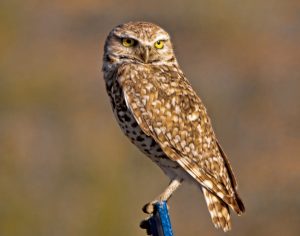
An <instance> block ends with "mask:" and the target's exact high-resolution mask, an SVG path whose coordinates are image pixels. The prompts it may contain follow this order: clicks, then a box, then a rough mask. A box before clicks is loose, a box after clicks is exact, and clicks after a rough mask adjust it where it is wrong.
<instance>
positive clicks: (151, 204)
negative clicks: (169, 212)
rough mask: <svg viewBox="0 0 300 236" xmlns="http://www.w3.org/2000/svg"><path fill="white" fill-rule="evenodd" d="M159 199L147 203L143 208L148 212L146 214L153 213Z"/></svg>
mask: <svg viewBox="0 0 300 236" xmlns="http://www.w3.org/2000/svg"><path fill="white" fill-rule="evenodd" d="M157 202H158V201H156V200H155V201H152V202H149V203H147V204H145V205H144V206H143V208H142V210H143V212H144V213H146V214H153V212H154V204H155V203H157Z"/></svg>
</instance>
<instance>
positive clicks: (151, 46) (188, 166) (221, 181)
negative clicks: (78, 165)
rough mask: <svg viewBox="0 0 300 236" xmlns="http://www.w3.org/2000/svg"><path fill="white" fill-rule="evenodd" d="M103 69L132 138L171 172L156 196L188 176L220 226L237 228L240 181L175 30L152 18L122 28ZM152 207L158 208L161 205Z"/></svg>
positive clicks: (108, 47) (110, 41)
mask: <svg viewBox="0 0 300 236" xmlns="http://www.w3.org/2000/svg"><path fill="white" fill-rule="evenodd" d="M103 72H104V79H105V82H106V89H107V92H108V95H109V97H110V100H111V104H112V108H113V112H114V114H115V116H116V119H117V121H118V123H119V125H120V127H121V129H122V130H123V132H124V133H125V134H126V136H127V137H128V138H129V139H130V140H131V142H132V143H133V144H135V145H136V146H137V147H138V148H139V149H140V150H141V151H142V152H143V153H144V154H146V155H147V156H148V157H149V158H150V159H151V160H152V161H154V162H155V163H157V164H158V166H159V167H161V169H162V170H163V172H164V173H165V174H166V175H167V176H169V178H170V180H171V182H170V184H169V186H168V187H167V188H166V190H165V191H164V192H163V193H162V194H160V195H159V196H158V197H157V198H156V200H155V201H162V200H168V199H169V198H170V196H171V194H172V193H173V192H174V191H175V190H176V189H177V188H178V187H179V185H180V184H181V183H182V182H183V181H188V182H192V183H194V184H196V185H197V186H199V187H200V189H202V192H203V194H204V198H205V200H206V203H207V206H208V210H209V212H210V215H211V218H212V221H213V224H214V226H215V227H216V228H222V229H223V230H224V231H228V230H230V228H231V222H230V215H229V207H231V208H232V209H233V210H234V211H235V212H236V213H237V214H238V215H240V214H242V213H243V212H244V211H245V208H244V205H243V203H242V201H241V199H240V197H239V196H238V194H237V183H236V180H235V177H234V175H233V172H232V169H231V167H230V164H229V162H228V160H227V158H226V156H225V153H224V152H223V150H222V149H221V146H220V145H219V143H218V141H217V139H216V136H215V134H214V131H213V129H212V125H211V122H210V119H209V117H208V115H207V112H206V108H205V107H204V105H203V103H202V102H201V100H200V98H199V97H198V96H197V94H196V93H195V91H194V90H193V89H192V87H191V85H190V83H189V82H188V80H187V79H186V77H185V76H184V74H183V72H182V71H181V69H180V68H179V65H178V63H177V60H176V57H175V55H174V51H173V46H172V43H171V40H170V36H169V34H168V33H167V32H166V31H164V30H163V29H162V28H161V27H159V26H157V25H155V24H152V23H147V22H129V23H126V24H122V25H119V26H117V27H115V28H114V29H113V30H112V31H111V32H110V33H109V35H108V37H107V39H106V42H105V46H104V57H103ZM155 201H152V202H151V203H149V204H147V205H146V206H145V207H144V211H145V212H148V213H151V211H152V210H153V207H152V206H153V203H154V202H155Z"/></svg>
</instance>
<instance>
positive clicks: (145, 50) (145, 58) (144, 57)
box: [142, 46, 150, 63]
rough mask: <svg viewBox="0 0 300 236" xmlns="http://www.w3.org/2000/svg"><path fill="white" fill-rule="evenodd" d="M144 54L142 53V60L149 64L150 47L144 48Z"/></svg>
mask: <svg viewBox="0 0 300 236" xmlns="http://www.w3.org/2000/svg"><path fill="white" fill-rule="evenodd" d="M143 49H144V50H143V52H142V58H143V60H144V62H145V63H148V61H149V51H150V47H149V46H146V47H144V48H143Z"/></svg>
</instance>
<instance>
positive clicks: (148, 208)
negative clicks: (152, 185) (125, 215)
mask: <svg viewBox="0 0 300 236" xmlns="http://www.w3.org/2000/svg"><path fill="white" fill-rule="evenodd" d="M181 183H182V179H180V178H175V179H172V180H171V182H170V183H169V185H168V187H167V188H166V189H165V191H163V192H162V194H160V195H159V196H158V197H157V198H156V199H157V200H154V201H152V202H149V203H147V204H146V205H145V206H143V208H142V209H143V212H145V213H147V214H153V212H154V204H155V203H157V202H162V201H168V200H169V198H170V197H171V195H172V193H173V192H174V191H175V190H176V189H177V188H178V187H179V186H180V185H181Z"/></svg>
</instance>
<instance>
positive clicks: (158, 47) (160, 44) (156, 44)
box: [154, 40, 164, 49]
mask: <svg viewBox="0 0 300 236" xmlns="http://www.w3.org/2000/svg"><path fill="white" fill-rule="evenodd" d="M154 47H156V48H157V49H162V48H163V47H164V41H162V40H158V41H156V42H155V44H154Z"/></svg>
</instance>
